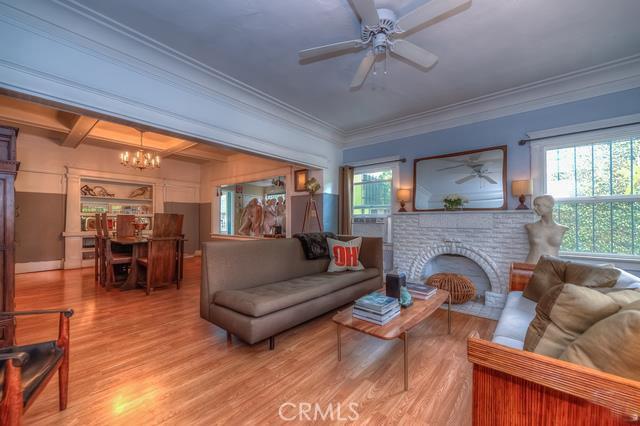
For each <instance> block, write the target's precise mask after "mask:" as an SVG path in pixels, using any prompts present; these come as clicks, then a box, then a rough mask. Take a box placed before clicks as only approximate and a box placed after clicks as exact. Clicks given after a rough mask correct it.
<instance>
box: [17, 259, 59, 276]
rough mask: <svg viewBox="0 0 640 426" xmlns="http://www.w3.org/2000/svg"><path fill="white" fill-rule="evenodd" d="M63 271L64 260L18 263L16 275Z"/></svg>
mask: <svg viewBox="0 0 640 426" xmlns="http://www.w3.org/2000/svg"><path fill="white" fill-rule="evenodd" d="M55 269H62V259H58V260H44V261H42V262H25V263H16V274H25V273H28V272H40V271H52V270H55Z"/></svg>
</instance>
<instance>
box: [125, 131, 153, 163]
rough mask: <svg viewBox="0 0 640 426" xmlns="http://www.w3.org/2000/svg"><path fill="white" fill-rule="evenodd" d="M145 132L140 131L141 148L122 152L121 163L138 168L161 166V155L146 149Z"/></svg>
mask: <svg viewBox="0 0 640 426" xmlns="http://www.w3.org/2000/svg"><path fill="white" fill-rule="evenodd" d="M143 134H144V132H143V131H142V130H141V131H140V149H139V150H137V151H136V152H135V153H133V154H130V153H129V151H124V152H121V153H120V164H122V165H123V166H125V167H134V168H136V169H138V170H141V171H142V170H146V169H157V168H160V156H159V155H158V154H153V153H151V152H147V151H145V150H144V145H143V143H142V137H143Z"/></svg>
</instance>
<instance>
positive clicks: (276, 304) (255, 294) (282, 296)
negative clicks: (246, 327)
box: [213, 268, 380, 317]
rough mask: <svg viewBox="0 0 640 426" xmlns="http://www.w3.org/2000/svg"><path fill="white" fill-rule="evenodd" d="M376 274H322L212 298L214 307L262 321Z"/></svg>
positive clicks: (367, 271) (372, 271) (366, 271)
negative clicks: (265, 316) (277, 312)
mask: <svg viewBox="0 0 640 426" xmlns="http://www.w3.org/2000/svg"><path fill="white" fill-rule="evenodd" d="M379 274H380V271H378V269H377V268H366V269H364V270H362V271H347V272H322V273H319V274H313V275H307V276H303V277H299V278H293V279H290V280H286V281H280V282H275V283H271V284H265V285H261V286H257V287H251V288H246V289H242V290H222V291H219V292H217V293H216V294H215V295H214V300H213V303H215V304H216V305H220V306H225V307H227V308H229V309H233V310H234V311H236V312H240V313H243V314H245V315H249V316H252V317H261V316H263V315H267V314H270V313H272V312H276V311H279V310H281V309H285V308H288V307H290V306H294V305H298V304H300V303H303V302H306V301H308V300H311V299H315V298H317V297H321V296H324V295H327V294H329V293H332V292H334V291H337V290H340V289H343V288H345V287H348V286H351V285H353V284H357V283H359V282H362V281H364V280H367V279H370V278H374V277H376V276H378V275H379Z"/></svg>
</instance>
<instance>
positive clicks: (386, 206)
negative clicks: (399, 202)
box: [353, 167, 393, 217]
mask: <svg viewBox="0 0 640 426" xmlns="http://www.w3.org/2000/svg"><path fill="white" fill-rule="evenodd" d="M392 187H393V171H392V169H391V168H390V167H387V168H376V169H372V168H366V169H365V168H362V169H356V170H355V171H354V174H353V216H354V217H362V216H368V217H380V216H388V215H390V214H391V206H392V199H391V192H392V191H391V189H392Z"/></svg>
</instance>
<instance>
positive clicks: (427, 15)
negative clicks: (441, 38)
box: [298, 0, 471, 89]
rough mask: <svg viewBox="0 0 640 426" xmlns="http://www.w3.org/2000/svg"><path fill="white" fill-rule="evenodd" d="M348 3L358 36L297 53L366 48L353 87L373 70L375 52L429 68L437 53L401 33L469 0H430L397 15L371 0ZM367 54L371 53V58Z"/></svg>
mask: <svg viewBox="0 0 640 426" xmlns="http://www.w3.org/2000/svg"><path fill="white" fill-rule="evenodd" d="M352 4H353V7H354V9H355V10H356V12H357V14H358V15H359V16H360V18H361V23H360V40H350V41H343V42H339V43H333V44H328V45H325V46H319V47H314V48H311V49H305V50H301V51H300V52H298V54H299V56H300V59H303V60H304V59H309V58H313V57H317V56H322V55H328V54H332V53H338V54H340V53H347V52H348V51H349V49H353V48H370V52H367V54H366V56H365V57H364V58H363V59H362V61H361V62H360V65H359V66H358V69H357V71H356V75H355V76H354V78H353V80H352V82H351V88H352V89H354V88H357V87H360V86H362V84H363V83H364V80H365V79H366V78H367V74H368V73H369V71H370V70H371V68H373V75H376V74H377V72H376V69H375V56H376V55H381V54H385V55H388V53H389V51H391V53H393V54H394V55H395V56H399V57H401V58H403V59H404V60H405V61H408V62H410V63H412V64H415V65H417V66H418V67H419V68H421V69H422V70H423V71H428V70H429V69H431V68H432V67H433V66H434V65H435V64H436V63H437V62H438V57H437V56H436V55H434V54H433V53H431V52H428V51H427V50H425V49H423V48H421V47H419V46H416V45H415V44H413V43H411V42H409V41H406V40H403V39H402V37H403V36H404V34H405V33H407V32H409V31H412V30H416V29H418V28H419V27H426V26H429V25H433V24H435V23H437V22H439V21H441V20H443V19H446V18H449V17H451V16H452V15H454V14H456V13H458V12H460V11H462V10H464V9H466V8H467V7H468V6H469V5H470V4H471V0H431V1H430V2H428V3H426V4H424V5H422V6H420V7H418V8H416V9H414V10H413V11H411V12H409V13H407V14H406V15H404V16H402V17H400V18H398V17H397V16H396V14H395V13H394V12H393V11H392V10H391V9H385V8H380V9H376V6H375V2H374V0H352ZM370 56H373V61H372V59H371V58H370ZM387 59H388V58H387V57H386V56H385V64H384V74H387V73H388V71H387Z"/></svg>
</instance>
